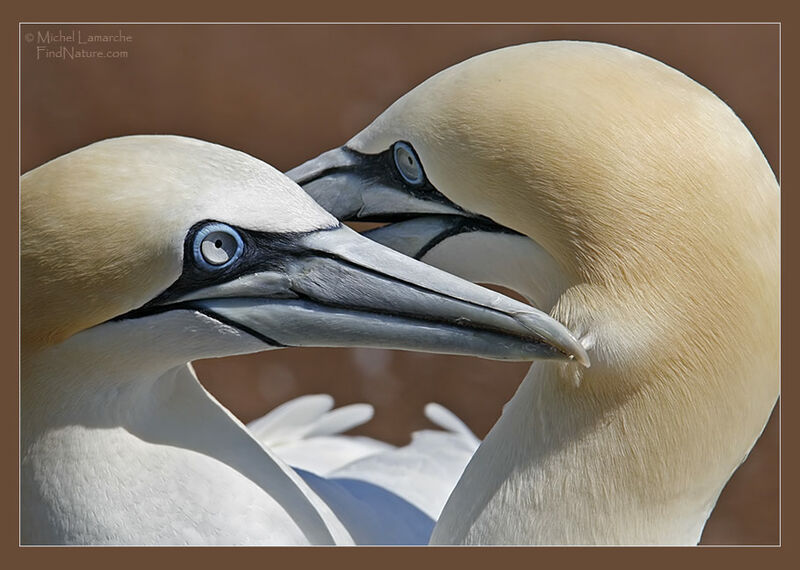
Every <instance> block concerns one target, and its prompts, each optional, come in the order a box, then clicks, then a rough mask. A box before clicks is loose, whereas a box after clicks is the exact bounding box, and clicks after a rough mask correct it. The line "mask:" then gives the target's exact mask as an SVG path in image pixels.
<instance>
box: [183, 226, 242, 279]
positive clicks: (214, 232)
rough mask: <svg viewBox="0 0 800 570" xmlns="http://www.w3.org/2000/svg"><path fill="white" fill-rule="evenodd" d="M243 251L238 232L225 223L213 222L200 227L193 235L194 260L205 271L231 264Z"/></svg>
mask: <svg viewBox="0 0 800 570" xmlns="http://www.w3.org/2000/svg"><path fill="white" fill-rule="evenodd" d="M243 251H244V242H243V241H242V238H241V236H240V235H239V232H237V231H236V230H235V229H233V228H232V227H230V226H229V225H227V224H222V223H219V222H213V223H210V224H207V225H205V226H203V227H202V228H200V230H198V232H197V233H196V234H195V236H194V243H193V244H192V253H193V255H194V260H195V262H196V263H197V265H199V266H200V267H202V268H203V269H205V270H207V271H216V270H218V269H223V268H225V267H228V266H229V265H231V264H232V263H233V262H234V261H236V260H237V259H239V257H240V256H241V255H242V252H243Z"/></svg>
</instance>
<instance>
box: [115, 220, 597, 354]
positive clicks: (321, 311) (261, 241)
mask: <svg viewBox="0 0 800 570" xmlns="http://www.w3.org/2000/svg"><path fill="white" fill-rule="evenodd" d="M238 231H239V233H240V234H241V235H242V238H243V239H242V241H243V244H244V252H243V253H242V256H241V259H242V260H244V261H245V262H244V263H241V264H240V265H241V267H239V268H238V269H235V268H233V269H227V270H226V273H225V275H224V277H223V278H222V279H220V278H214V279H215V281H216V282H214V281H212V282H209V278H205V277H202V276H199V275H198V271H197V270H196V269H194V268H192V267H190V265H191V264H190V263H188V262H187V260H184V273H183V275H182V276H181V277H180V278H179V279H178V281H176V282H175V283H174V284H173V285H172V286H171V287H170V288H169V289H167V290H166V291H164V293H162V294H161V295H159V296H158V297H157V298H156V299H154V300H153V301H151V302H149V303H147V304H146V305H145V306H143V307H141V308H139V309H136V310H135V311H132V312H130V313H127V314H126V315H123V317H121V318H139V317H144V316H147V315H151V314H154V313H162V312H165V311H169V310H194V311H198V312H201V313H204V314H206V315H207V316H210V317H212V318H214V319H216V320H217V321H220V322H222V323H225V324H227V325H230V326H233V327H236V328H238V329H240V330H242V331H245V332H247V333H250V334H252V335H254V336H256V337H258V338H260V339H262V340H263V341H264V342H266V343H268V344H270V345H273V346H276V347H278V346H329V347H334V346H362V347H382V348H394V349H401V350H403V349H405V350H416V351H423V352H439V353H449V354H464V355H475V356H481V357H484V358H491V359H499V360H534V359H551V360H553V359H554V360H573V359H574V360H576V361H577V362H580V363H582V364H584V365H588V357H587V355H586V351H585V350H584V348H583V347H582V346H581V344H580V343H579V342H578V341H577V340H576V339H575V338H574V337H573V336H572V334H571V333H570V332H569V330H568V329H566V328H565V327H564V326H563V325H562V324H560V323H559V322H558V321H556V320H554V319H553V318H551V317H550V316H548V315H547V314H545V313H542V312H540V311H538V310H536V309H533V308H532V307H529V306H527V305H524V304H522V303H518V302H517V301H514V300H512V299H509V298H507V297H504V296H503V295H500V294H499V293H495V292H493V291H490V290H487V289H484V288H482V287H479V286H477V285H474V284H472V283H469V282H467V281H464V280H462V279H460V278H458V277H455V276H452V275H450V274H448V273H445V272H443V271H440V270H438V269H435V268H433V267H431V266H428V265H425V264H423V263H420V262H417V261H415V260H413V259H410V258H409V257H407V256H405V255H402V254H400V253H397V252H394V251H392V250H390V249H388V248H385V247H383V246H381V245H379V244H376V243H374V242H372V241H370V240H368V239H366V238H364V237H362V236H360V235H358V234H357V233H356V232H354V231H353V230H351V229H349V228H347V227H345V226H336V227H333V228H329V229H324V230H318V231H313V232H308V233H302V234H266V233H259V232H249V231H246V230H242V229H238ZM187 253H188V252H187Z"/></svg>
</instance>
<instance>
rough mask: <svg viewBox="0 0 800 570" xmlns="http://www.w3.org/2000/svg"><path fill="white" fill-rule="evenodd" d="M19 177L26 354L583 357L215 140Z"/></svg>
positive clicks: (556, 336) (68, 162)
mask: <svg viewBox="0 0 800 570" xmlns="http://www.w3.org/2000/svg"><path fill="white" fill-rule="evenodd" d="M21 185H22V191H21V196H22V240H21V241H22V339H23V355H24V357H27V356H29V355H31V354H37V353H41V352H43V351H47V350H49V349H50V348H53V347H58V346H63V345H65V344H67V343H70V342H74V341H73V339H79V337H81V336H82V335H91V337H92V339H94V340H93V342H97V339H101V341H102V342H106V343H108V342H112V341H114V342H116V343H117V344H118V348H120V350H119V351H118V352H119V354H120V355H121V354H124V353H126V352H127V351H128V349H122V348H121V347H122V346H127V347H128V348H130V346H131V345H130V344H125V343H130V342H134V340H133V339H135V342H137V343H139V344H144V345H152V346H156V347H159V346H161V347H163V346H164V345H167V348H168V349H166V350H164V349H163V348H162V352H163V353H165V354H164V355H161V356H163V357H164V358H168V359H170V362H171V361H172V360H174V361H175V364H177V363H181V362H186V361H188V360H192V359H194V358H199V357H210V356H222V355H226V354H233V353H237V352H248V351H253V350H263V349H266V348H274V347H281V346H300V345H311V346H347V345H362V346H389V347H395V348H407V349H412V350H434V351H436V350H442V351H444V352H455V353H475V354H479V355H483V356H486V357H490V358H511V359H515V358H521V359H527V358H529V357H540V356H541V357H544V358H570V357H573V356H575V355H578V357H579V358H583V357H584V356H585V355H584V354H583V352H582V349H581V347H580V345H578V344H577V342H576V341H575V340H574V339H573V338H572V336H571V335H570V333H569V332H568V331H567V330H566V329H565V328H564V327H563V326H562V325H560V324H558V323H557V322H556V321H554V320H553V319H551V318H550V317H548V316H547V315H544V314H539V313H536V312H532V311H530V310H528V309H527V308H526V307H525V306H524V305H521V304H517V303H516V302H513V301H511V300H509V299H505V298H503V297H502V296H500V295H498V294H495V293H492V292H489V291H485V290H483V289H481V288H479V287H476V286H473V285H472V284H471V283H466V282H462V281H460V280H458V279H456V278H454V277H451V276H449V275H448V274H445V273H443V272H440V271H438V270H433V269H432V268H428V267H427V266H425V265H423V264H421V263H416V262H413V261H411V260H409V259H408V258H407V257H405V256H403V255H400V254H398V253H396V252H393V251H391V250H389V249H387V248H384V247H382V246H379V245H377V244H375V243H373V242H371V241H369V240H367V239H365V238H362V237H361V236H359V235H358V234H356V233H355V232H353V231H351V230H350V229H348V228H346V227H343V226H341V225H340V224H339V222H338V221H337V220H336V219H335V218H334V217H332V216H331V215H330V214H328V213H327V212H325V211H324V210H323V209H322V208H320V207H319V206H318V205H317V204H316V203H315V202H314V201H313V200H312V199H310V198H309V197H308V196H307V195H306V194H305V193H304V192H303V191H302V190H301V189H300V188H299V187H298V186H296V185H295V184H294V183H293V182H291V181H290V180H289V179H288V178H286V177H285V176H283V175H282V174H281V173H279V172H278V171H276V170H274V169H273V168H272V167H270V166H268V165H267V164H265V163H263V162H261V161H259V160H257V159H255V158H252V157H250V156H248V155H246V154H244V153H241V152H237V151H234V150H231V149H227V148H224V147H221V146H218V145H214V144H210V143H207V142H202V141H198V140H192V139H187V138H181V137H171V136H132V137H123V138H118V139H111V140H106V141H102V142H99V143H95V144H93V145H90V146H88V147H85V148H82V149H80V150H77V151H75V152H72V153H70V154H67V155H65V156H62V157H60V158H57V159H55V160H53V161H51V162H49V163H47V164H45V165H43V166H41V167H39V168H37V169H35V170H33V171H31V172H29V173H27V174H25V175H24V176H23V177H22V181H21ZM165 331H168V333H165ZM170 335H172V337H170ZM123 338H125V339H127V340H126V341H125V343H122V339H123ZM545 338H547V339H550V340H545ZM103 339H111V340H103ZM551 341H552V344H551ZM120 343H122V344H120ZM139 360H140V361H141V355H139Z"/></svg>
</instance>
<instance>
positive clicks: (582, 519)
mask: <svg viewBox="0 0 800 570" xmlns="http://www.w3.org/2000/svg"><path fill="white" fill-rule="evenodd" d="M557 366H559V365H551V364H544V363H542V364H535V365H534V366H533V367H532V369H531V371H530V373H529V374H528V376H527V377H526V378H525V380H524V381H523V383H522V385H521V386H520V388H519V389H518V391H517V393H516V394H515V396H514V398H513V399H512V400H511V401H510V402H509V404H508V405H507V407H506V409H505V410H504V412H503V415H502V417H501V418H500V420H499V421H498V422H497V424H495V426H494V427H493V428H492V430H491V431H490V433H489V434H488V436H487V437H486V439H485V440H484V441H483V443H482V444H481V446H480V448H479V449H478V451H477V452H476V454H475V455H474V456H473V458H472V460H471V462H470V464H469V465H468V467H467V469H466V470H465V472H464V475H463V476H462V478H461V480H460V481H459V483H458V485H457V486H456V489H455V490H454V491H453V493H452V494H451V496H450V499H449V500H448V503H447V505H446V506H445V508H444V510H443V512H442V515H441V517H440V518H439V521H438V523H437V525H436V528H435V529H434V532H433V535H432V538H431V543H433V544H532V545H537V544H538V545H546V544H572V545H580V544H696V543H697V542H698V541H699V539H700V534H701V532H702V529H703V526H704V524H705V521H706V519H707V518H708V516H709V514H710V512H711V509H712V508H713V505H714V503H715V502H716V498H717V495H718V494H719V492H720V490H721V489H722V485H724V483H725V481H726V480H727V477H728V476H729V475H730V472H731V468H728V469H727V470H726V471H725V472H724V473H720V472H718V471H717V470H715V469H714V468H711V467H709V466H705V465H700V464H699V465H697V466H696V467H702V469H695V468H693V469H690V470H689V471H690V472H691V473H692V474H693V475H694V476H696V477H698V478H699V479H698V480H695V481H692V482H691V484H687V482H686V481H685V480H684V479H683V478H682V477H680V476H678V477H675V478H674V479H670V469H672V468H674V464H673V460H679V459H678V458H675V457H673V456H672V454H670V452H669V450H664V449H662V450H661V451H663V453H664V454H663V455H662V454H660V453H659V451H660V450H659V449H658V447H659V446H660V445H661V442H659V441H658V439H657V438H653V439H652V440H648V439H647V437H648V436H647V434H642V433H639V432H640V430H639V428H637V426H648V425H649V424H652V423H653V422H652V421H648V420H652V418H648V417H647V414H648V411H647V410H648V406H649V403H648V402H645V401H644V400H645V399H646V396H644V395H635V396H632V397H630V398H623V399H620V400H619V401H616V402H603V404H602V405H601V404H599V403H597V402H594V401H592V399H591V398H581V397H580V396H577V392H576V389H575V388H574V387H569V386H564V385H561V384H560V383H557V382H553V378H552V376H554V375H555V374H557V372H556V371H555V370H554V369H555V368H556V367H557ZM655 423H656V424H657V423H658V419H655ZM647 429H653V430H657V429H658V427H657V426H656V427H653V426H652V425H650V427H648V428H647ZM677 437H678V438H681V435H677ZM704 470H705V471H706V473H705V475H704V474H703V473H702V471H704Z"/></svg>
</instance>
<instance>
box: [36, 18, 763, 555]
mask: <svg viewBox="0 0 800 570" xmlns="http://www.w3.org/2000/svg"><path fill="white" fill-rule="evenodd" d="M48 30H49V31H51V32H52V33H53V34H56V33H58V32H59V31H60V32H63V34H64V35H67V36H68V35H69V34H70V33H72V34H73V36H72V42H64V43H60V44H49V45H48V44H47V43H46V42H45V41H43V35H44V34H45V33H46V32H47V31H48ZM117 32H121V34H122V35H123V36H128V37H129V41H125V42H114V43H109V44H103V45H102V47H101V49H102V50H103V51H107V50H111V51H115V52H121V51H124V52H127V53H126V54H125V55H124V56H123V55H122V54H119V53H117V54H116V55H115V56H114V57H113V58H106V59H75V60H70V59H68V58H67V59H63V58H59V57H58V52H56V51H55V50H57V48H58V47H59V46H61V45H63V46H68V47H69V46H71V47H73V48H83V49H87V48H88V49H96V48H95V46H96V45H97V44H91V45H89V44H83V45H78V43H77V42H78V41H79V40H78V33H80V35H81V40H80V41H86V40H87V38H88V36H89V35H90V34H116V33H117ZM21 39H22V49H21V58H22V77H21V80H22V91H21V118H22V135H21V144H22V150H21V152H22V156H21V164H22V171H23V172H24V171H27V170H29V169H31V168H33V167H35V166H38V165H39V164H42V163H43V162H45V161H47V160H49V159H51V158H54V157H56V156H58V155H60V154H63V153H65V152H68V151H70V150H73V149H75V148H78V147H81V146H83V145H86V144H88V143H90V142H93V141H96V140H100V139H103V138H108V137H114V136H120V135H128V134H138V133H147V134H154V133H155V134H181V135H187V136H192V137H197V138H201V139H206V140H209V141H213V142H216V143H219V144H223V145H226V146H229V147H233V148H236V149H239V150H243V151H245V152H248V153H250V154H252V155H254V156H257V157H259V158H261V159H263V160H265V161H266V162H269V163H271V164H272V165H274V166H276V167H277V168H279V169H281V170H286V169H288V168H291V167H292V166H295V165H297V164H299V163H300V162H302V161H304V160H306V159H308V158H310V157H312V156H315V155H316V154H318V153H319V152H321V151H323V150H326V149H328V148H331V147H333V146H338V145H340V144H342V143H344V142H345V141H346V140H347V139H349V138H350V137H351V136H352V135H354V134H355V133H356V132H358V131H359V130H360V129H361V128H363V127H364V126H366V125H367V124H368V123H369V122H370V121H371V120H372V119H373V118H374V117H375V116H377V115H378V114H379V113H380V112H381V111H382V110H383V109H384V108H385V107H386V106H388V105H389V104H390V103H391V102H392V101H394V100H395V99H396V98H397V97H399V96H400V95H402V94H403V93H405V92H406V91H408V90H409V89H410V88H412V87H413V86H415V85H416V84H418V83H419V82H421V81H422V80H424V79H425V78H427V77H428V76H430V75H432V74H433V73H435V72H437V71H439V70H441V69H444V68H445V67H447V66H449V65H452V64H454V63H456V62H459V61H461V60H463V59H466V58H467V57H470V56H472V55H475V54H478V53H482V52H485V51H488V50H491V49H495V48H498V47H502V46H506V45H513V44H518V43H524V42H531V41H541V40H549V39H581V40H591V41H603V42H609V43H613V44H616V45H620V46H624V47H628V48H631V49H634V50H636V51H639V52H642V53H645V54H647V55H650V56H652V57H655V58H657V59H659V60H661V61H664V62H665V63H667V64H669V65H671V66H673V67H676V68H678V69H680V70H681V71H683V72H684V73H686V74H687V75H689V76H690V77H692V78H694V79H695V80H697V81H699V82H700V83H702V84H704V85H705V86H706V87H708V88H709V89H711V90H712V91H714V92H715V93H716V94H717V95H719V96H720V97H721V98H722V99H723V100H725V101H726V102H727V103H728V104H729V105H730V106H731V107H732V108H733V109H734V111H736V113H737V114H738V115H739V116H740V117H741V118H742V120H743V121H744V123H745V124H746V125H747V126H748V127H749V128H750V130H751V132H752V133H753V135H754V136H755V138H756V140H757V141H758V142H759V144H760V145H761V148H762V149H763V151H764V153H765V155H766V156H767V159H768V160H769V161H770V164H771V165H772V167H773V170H775V171H776V172H777V171H778V170H777V169H778V122H779V118H778V42H779V40H778V28H777V26H776V25H739V24H736V25H705V24H703V25H438V24H437V25H324V24H321V25H127V24H123V25H26V26H23V27H22V38H21ZM54 52H55V55H53V54H54ZM62 53H63V52H62ZM48 54H49V57H48ZM527 368H528V366H527V365H526V364H519V363H500V362H490V361H485V360H479V359H474V358H464V357H450V356H436V355H428V354H416V353H406V352H395V351H382V350H367V349H353V350H335V349H302V350H301V349H287V350H281V351H272V352H266V353H261V354H256V355H249V356H242V357H233V358H225V359H218V360H208V361H202V362H198V363H196V369H197V371H198V374H199V376H200V378H201V379H202V381H203V383H204V384H205V386H206V387H207V388H208V389H209V390H210V391H211V392H212V393H213V394H214V395H215V396H216V397H217V398H218V399H219V400H220V401H221V402H222V403H223V404H224V405H225V406H227V407H228V408H229V409H230V410H231V411H233V413H235V414H236V415H237V416H238V417H239V418H241V419H242V420H243V421H250V420H252V419H254V418H256V417H258V416H260V415H262V414H264V413H265V412H267V411H268V410H270V409H271V408H273V407H274V406H276V405H277V404H279V403H281V402H284V401H286V400H287V399H289V398H293V397H296V396H299V395H302V394H310V393H320V392H325V393H330V394H332V395H333V396H334V398H335V399H336V402H337V405H343V404H348V403H352V402H358V401H366V402H369V403H371V404H373V405H374V406H375V408H376V417H375V419H374V420H373V421H372V422H370V423H369V424H367V425H365V426H363V427H362V428H359V429H358V430H356V433H361V434H366V435H370V436H373V437H377V438H381V439H384V440H387V441H390V442H392V443H396V444H402V443H405V442H407V441H408V440H409V434H410V432H411V431H412V430H415V429H420V428H425V427H431V426H430V424H429V423H428V422H427V421H426V420H425V418H424V416H423V413H422V409H423V406H424V404H425V403H426V402H430V401H436V402H440V403H442V404H444V405H446V406H447V407H449V408H450V409H452V410H453V411H454V412H455V413H456V414H458V415H459V416H460V417H461V418H463V419H464V420H465V421H466V422H467V424H468V425H469V426H470V427H471V428H472V429H473V431H475V433H476V434H477V435H478V436H481V437H482V436H484V435H485V434H486V432H487V431H488V430H489V428H490V427H491V426H492V424H493V423H494V422H495V420H496V419H497V417H498V416H499V414H500V410H501V407H502V405H503V404H504V403H505V402H506V401H507V400H508V399H509V398H510V397H511V396H512V395H513V393H514V390H515V389H516V387H517V385H518V384H519V382H520V381H521V379H522V377H523V376H524V374H525V372H526V370H527ZM777 423H778V421H777V412H775V413H773V417H772V419H771V420H770V422H769V424H768V426H767V429H766V431H765V433H764V435H763V436H762V438H761V440H760V441H759V443H758V445H757V446H756V447H755V449H754V450H753V451H752V453H751V454H750V457H749V459H748V460H747V462H746V463H745V464H744V465H743V466H742V467H741V468H740V469H739V470H738V471H737V473H736V475H735V476H734V478H733V479H732V480H731V481H730V483H729V484H728V486H727V487H726V489H725V491H724V492H723V494H722V497H721V498H720V501H719V503H718V505H717V508H716V510H715V511H714V513H713V515H712V517H711V519H710V520H709V523H708V525H707V527H706V530H705V533H704V535H703V543H707V544H775V543H777V542H778V538H779V534H778V533H779V530H778V425H777Z"/></svg>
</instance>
